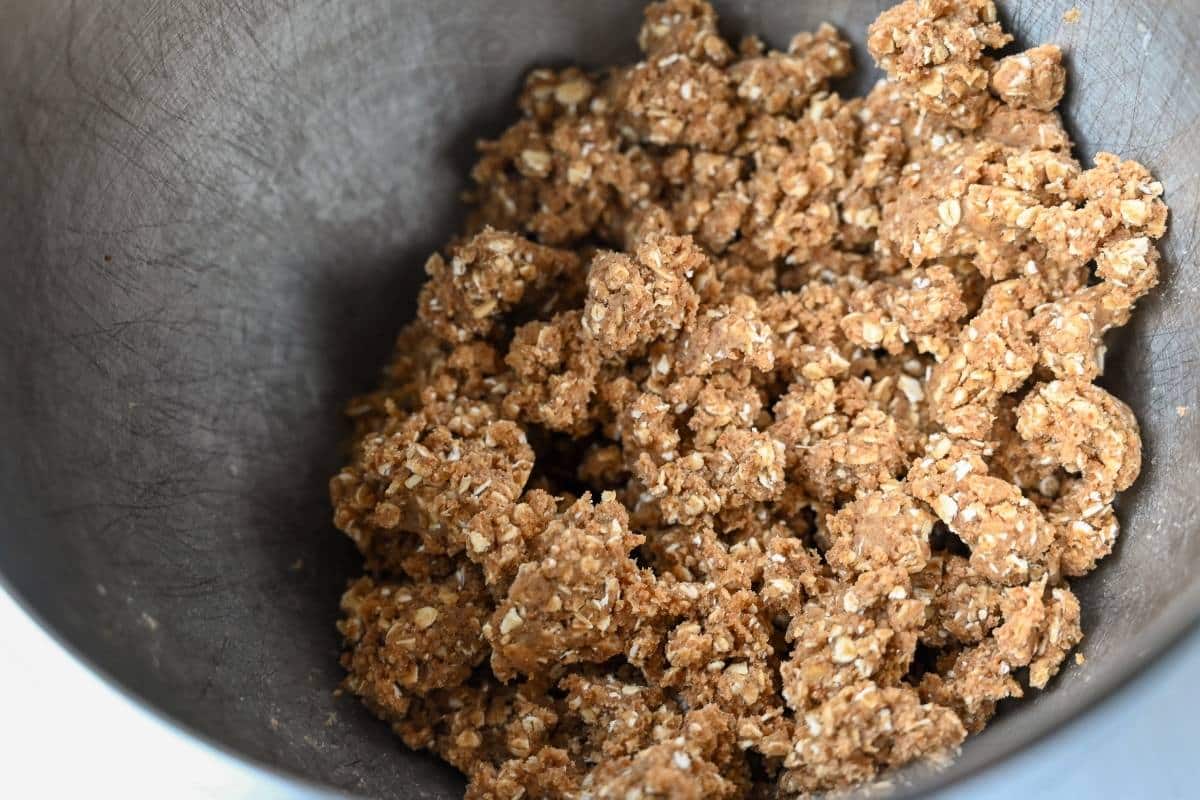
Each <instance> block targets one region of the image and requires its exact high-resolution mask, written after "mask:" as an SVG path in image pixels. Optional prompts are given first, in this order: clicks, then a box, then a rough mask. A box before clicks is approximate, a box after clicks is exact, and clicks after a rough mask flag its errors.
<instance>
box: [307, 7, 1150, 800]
mask: <svg viewBox="0 0 1200 800" xmlns="http://www.w3.org/2000/svg"><path fill="white" fill-rule="evenodd" d="M1009 40H1010V37H1009V36H1008V34H1006V33H1005V32H1004V31H1003V30H1002V28H1001V26H1000V24H999V23H998V22H997V18H996V9H995V7H994V5H993V3H992V2H991V0H908V2H904V3H902V4H900V5H898V6H896V7H895V8H892V9H891V10H889V11H887V12H885V13H884V14H883V15H882V16H881V17H880V18H879V19H878V20H877V21H876V22H875V23H874V24H873V25H872V26H871V28H870V30H869V32H868V44H869V49H870V51H871V54H872V55H873V56H874V58H875V59H876V61H877V62H878V63H879V64H880V65H881V66H882V67H883V68H884V69H885V70H886V72H887V75H888V78H887V80H885V81H883V82H880V83H879V84H878V85H877V86H876V87H875V88H874V89H873V90H872V91H871V92H870V93H869V94H868V95H867V96H866V97H863V98H844V97H841V96H839V95H837V94H835V93H833V92H831V91H830V88H829V87H830V81H831V80H832V79H836V78H838V77H840V76H844V75H847V74H848V73H849V72H850V71H851V68H852V65H851V59H850V48H849V46H848V44H847V43H846V41H844V40H843V39H842V38H841V37H840V36H839V35H838V34H837V32H836V31H835V30H834V29H833V28H831V27H829V26H822V27H821V28H820V29H818V30H817V31H815V32H813V33H801V34H799V35H797V36H796V37H795V38H793V39H792V40H791V43H790V44H789V45H788V48H787V49H786V50H784V51H774V50H770V49H768V48H767V47H766V46H765V45H764V44H763V42H761V41H760V40H758V39H756V38H748V39H746V40H744V41H742V42H741V43H740V44H738V45H737V46H736V47H734V46H732V45H730V44H729V43H727V42H726V41H725V40H724V39H722V38H721V36H720V35H719V34H718V32H717V19H716V16H715V14H714V12H713V9H712V8H711V7H710V6H709V5H708V4H707V3H705V2H702V1H701V0H665V1H664V2H656V3H653V4H652V5H650V6H649V8H647V10H646V16H645V23H644V25H643V26H642V29H641V32H640V34H639V37H638V42H639V44H640V46H641V49H642V52H643V60H642V61H640V62H638V63H637V64H634V65H632V66H627V67H618V68H613V69H609V70H606V71H603V72H599V73H591V72H586V71H583V70H581V69H576V68H567V69H563V70H560V71H554V70H547V69H540V70H536V71H534V72H533V73H532V74H530V75H529V77H528V79H527V80H526V83H525V87H524V90H523V91H522V93H521V96H520V101H519V105H520V111H521V117H520V120H519V121H518V122H517V123H516V124H514V125H513V126H512V127H511V128H509V129H508V130H507V131H505V132H504V133H503V134H502V135H501V136H500V137H499V138H497V139H495V140H493V141H484V142H481V143H480V144H479V151H480V159H479V162H478V164H477V165H476V166H475V168H474V170H473V172H472V179H473V183H472V187H471V189H470V191H469V196H468V201H469V204H470V207H471V219H470V223H469V225H468V227H467V230H466V231H465V232H464V233H463V235H462V236H461V237H460V238H458V239H456V240H455V241H453V242H451V243H450V244H449V245H448V246H447V247H446V248H445V250H444V252H441V253H438V254H435V255H433V256H432V257H431V258H430V259H429V262H428V264H427V265H426V270H427V272H428V274H429V280H428V282H427V283H426V284H425V287H424V289H423V290H422V291H421V294H420V309H419V314H418V318H417V320H416V321H415V322H413V323H411V324H410V325H409V326H408V327H407V328H405V330H404V331H403V333H402V334H401V335H400V338H399V342H398V344H397V347H396V351H395V357H394V360H393V361H392V363H391V364H390V365H389V367H388V368H387V371H386V376H385V381H384V384H383V386H382V388H381V389H379V390H378V391H376V392H374V393H372V394H369V395H366V396H364V397H360V398H358V399H356V400H355V401H354V402H353V403H352V404H351V406H350V409H349V413H350V416H351V417H352V418H353V421H354V424H355V438H354V447H353V455H352V458H351V461H350V463H349V465H348V466H346V467H345V468H344V469H343V470H342V471H341V472H340V473H339V474H338V475H337V476H335V477H334V478H333V480H332V482H331V492H332V496H333V503H334V506H335V509H336V511H335V522H336V525H337V526H338V527H339V528H340V529H341V530H343V531H344V532H345V533H346V534H347V535H349V536H350V538H352V539H353V540H354V542H355V544H356V545H357V546H358V548H359V549H360V550H361V552H362V554H363V556H364V559H365V570H366V573H367V574H366V575H365V576H364V577H362V578H360V579H359V580H358V581H357V582H355V583H354V584H353V585H352V586H351V587H350V589H349V591H347V592H346V594H345V596H344V597H343V599H342V619H341V621H340V623H339V630H340V631H341V633H342V635H343V636H344V640H345V648H346V650H345V655H344V657H343V663H344V665H345V667H346V668H347V670H348V672H349V676H348V678H347V679H346V682H345V686H346V688H347V690H349V691H350V692H353V693H354V694H356V695H358V696H360V697H361V698H362V700H363V701H364V702H365V703H366V704H367V706H368V707H369V708H370V709H371V710H372V711H373V712H374V713H375V714H377V715H379V716H380V717H382V718H383V719H384V720H386V721H387V722H388V723H390V725H391V726H392V728H393V729H394V730H395V732H396V733H397V734H398V735H399V736H400V737H401V738H402V739H403V741H404V742H405V743H406V744H407V745H408V746H409V747H412V748H415V749H428V750H431V751H433V752H434V753H436V754H438V755H439V756H441V757H442V758H443V759H445V760H446V761H448V762H450V763H451V764H453V765H454V766H455V767H457V768H458V769H460V770H462V771H463V772H464V773H465V774H466V775H467V776H468V777H469V780H470V787H469V789H468V797H470V798H479V799H482V798H514V799H515V798H579V799H580V800H592V799H594V800H601V799H602V798H621V800H626V799H628V798H653V797H661V798H665V797H670V798H741V797H791V796H797V795H807V794H811V793H816V792H821V791H826V790H833V789H841V788H846V787H850V786H853V785H855V784H858V783H861V782H864V781H869V780H871V779H872V778H874V777H875V776H876V775H877V774H878V773H880V772H881V771H883V770H887V769H890V768H894V767H898V766H901V765H903V764H905V763H907V762H909V761H912V760H914V759H918V758H923V757H939V756H945V755H947V754H949V753H952V752H953V751H954V750H955V748H956V747H957V746H958V745H959V744H960V743H961V742H962V740H963V739H964V737H965V736H966V735H967V734H968V733H970V732H974V731H978V730H979V729H981V728H982V727H983V726H984V725H985V724H986V723H987V721H988V719H989V717H990V716H991V715H992V714H993V712H994V710H995V708H996V704H997V703H998V702H1000V701H1001V700H1004V699H1005V698H1015V697H1020V696H1021V695H1022V694H1023V693H1024V692H1025V691H1026V689H1027V687H1035V688H1041V687H1044V686H1045V685H1046V683H1047V682H1048V681H1049V680H1050V678H1051V677H1053V676H1054V674H1055V673H1056V672H1057V671H1058V670H1059V668H1060V666H1061V665H1062V663H1063V661H1064V658H1065V657H1066V656H1067V654H1068V653H1069V652H1070V651H1071V649H1072V648H1073V647H1074V646H1075V645H1076V644H1077V643H1078V642H1079V641H1080V639H1081V637H1082V633H1081V630H1080V608H1079V603H1078V601H1077V599H1076V597H1075V595H1074V594H1073V593H1072V592H1071V589H1070V586H1069V579H1071V578H1074V577H1076V576H1081V575H1084V574H1085V573H1087V572H1088V571H1089V570H1091V569H1092V568H1093V567H1095V565H1096V563H1097V561H1098V560H1099V559H1101V558H1103V557H1104V556H1105V555H1107V554H1108V553H1109V552H1110V551H1111V550H1112V548H1113V544H1114V541H1115V539H1116V536H1117V527H1118V526H1117V518H1116V516H1115V515H1114V513H1113V508H1112V503H1113V499H1114V497H1115V496H1116V494H1117V493H1118V492H1120V491H1121V490H1122V489H1125V488H1126V487H1128V486H1129V485H1130V483H1131V482H1132V481H1133V480H1134V479H1135V478H1136V476H1137V474H1138V470H1139V467H1140V439H1139V434H1138V426H1137V422H1136V420H1135V419H1134V417H1133V414H1132V413H1131V412H1130V410H1129V408H1128V407H1127V406H1126V405H1125V404H1123V403H1122V402H1121V401H1120V400H1118V399H1117V398H1115V397H1113V396H1112V395H1110V394H1109V393H1108V392H1106V391H1105V390H1104V389H1102V388H1100V387H1098V386H1097V385H1096V384H1095V383H1093V381H1094V380H1095V379H1096V377H1097V376H1098V375H1100V374H1101V372H1102V371H1103V368H1104V340H1103V336H1104V334H1105V332H1106V331H1108V330H1109V329H1111V328H1113V327H1116V326H1120V325H1122V324H1124V323H1125V322H1126V321H1127V320H1128V319H1129V316H1130V312H1131V311H1132V309H1133V306H1134V304H1135V302H1136V301H1137V300H1138V299H1139V298H1141V297H1142V296H1143V295H1145V294H1146V292H1147V291H1149V290H1150V289H1151V288H1152V287H1153V286H1154V285H1155V282H1156V280H1157V267H1156V264H1157V260H1158V253H1157V250H1156V249H1155V244H1154V241H1155V240H1156V239H1158V238H1159V237H1160V236H1162V234H1163V232H1164V228H1165V223H1166V216H1167V209H1166V207H1165V205H1164V204H1163V202H1162V200H1161V194H1162V185H1161V184H1160V183H1158V182H1157V181H1155V180H1154V178H1153V177H1152V176H1151V175H1150V173H1149V172H1148V171H1147V170H1146V169H1145V168H1144V167H1142V166H1141V165H1140V164H1137V163H1135V162H1132V161H1123V160H1121V159H1120V158H1118V157H1117V156H1115V155H1110V154H1101V155H1099V156H1097V158H1096V159H1095V162H1094V164H1093V165H1092V166H1090V167H1088V168H1085V167H1084V166H1083V165H1081V164H1080V163H1079V162H1078V161H1077V160H1076V159H1075V158H1074V157H1073V156H1072V155H1071V142H1070V139H1069V138H1068V136H1067V134H1066V132H1065V131H1064V129H1063V126H1062V124H1061V121H1060V119H1059V117H1058V115H1057V113H1056V112H1055V111H1054V109H1055V106H1056V105H1057V103H1058V102H1059V100H1060V98H1061V97H1062V93H1063V88H1064V83H1065V77H1066V76H1065V71H1064V69H1063V66H1062V59H1061V53H1060V51H1059V50H1058V48H1057V47H1055V46H1053V45H1046V46H1042V47H1036V48H1034V49H1032V50H1028V51H1026V52H1024V53H1018V54H1016V55H1010V56H1007V57H1004V58H998V57H996V55H994V51H995V50H996V48H1000V47H1002V46H1004V45H1006V44H1007V43H1008V42H1009Z"/></svg>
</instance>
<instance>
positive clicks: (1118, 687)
mask: <svg viewBox="0 0 1200 800" xmlns="http://www.w3.org/2000/svg"><path fill="white" fill-rule="evenodd" d="M0 592H4V593H5V594H6V595H8V596H9V597H10V598H12V600H13V601H14V602H15V604H16V605H17V607H18V608H19V609H20V610H21V612H22V613H24V614H25V615H26V617H28V618H29V619H30V620H32V621H33V622H34V623H35V624H36V625H37V626H38V628H40V629H41V631H42V632H43V633H44V634H46V635H47V636H48V637H49V638H50V640H51V641H53V642H54V643H55V644H56V645H58V647H59V648H61V649H62V651H63V652H64V654H66V655H67V656H68V657H70V658H72V659H73V660H74V661H75V662H76V663H77V664H78V665H80V666H82V667H84V668H85V669H87V670H88V671H89V672H90V673H92V674H93V675H95V676H96V677H98V678H99V679H100V680H101V681H102V682H103V683H104V684H105V685H106V686H107V687H108V688H109V689H112V690H113V691H114V693H115V694H116V695H118V696H119V697H120V698H121V699H122V700H123V701H124V702H125V703H127V704H128V705H129V706H130V707H131V709H133V710H135V711H137V712H140V713H142V714H144V715H146V716H148V717H149V718H151V719H153V720H154V721H155V722H157V723H159V724H160V725H161V726H162V727H163V729H165V730H166V731H168V732H169V733H170V734H172V735H174V736H175V737H176V738H177V739H179V740H180V741H182V742H184V743H185V744H187V745H188V746H191V747H195V748H200V749H203V750H207V751H209V752H210V753H212V754H213V755H215V756H217V757H218V758H220V759H221V760H223V761H226V762H228V763H229V766H230V768H231V769H238V770H241V771H243V772H246V773H248V774H250V775H251V776H254V777H255V778H256V779H259V780H262V781H264V782H271V783H273V784H275V785H276V788H278V789H281V790H284V791H286V792H287V796H290V797H295V798H312V799H313V800H326V799H331V798H347V797H349V798H356V797H362V795H358V794H352V793H350V792H346V791H343V790H341V789H338V788H337V787H334V786H331V785H328V784H321V783H318V782H317V781H315V780H313V779H311V778H308V777H305V776H303V775H299V774H297V773H295V772H292V771H291V770H289V769H287V768H284V767H279V766H277V765H275V764H271V763H269V762H266V761H263V760H262V759H259V758H257V757H255V756H252V755H249V754H247V753H244V752H241V751H239V750H236V749H234V748H233V747H231V746H230V745H227V744H225V743H224V742H221V741H219V740H217V739H215V738H213V737H211V736H209V735H208V734H206V733H204V732H202V731H200V730H198V729H197V728H195V727H194V726H192V725H190V724H189V723H187V722H185V721H184V720H181V719H177V718H176V717H174V716H173V715H171V714H169V713H168V712H166V711H164V710H162V709H161V708H159V707H158V706H156V705H154V704H153V703H151V702H150V701H149V700H148V699H146V698H144V697H143V696H142V695H141V694H139V693H138V691H137V689H136V688H134V687H132V686H130V685H128V684H126V683H125V682H124V681H122V680H120V679H119V678H117V677H116V676H115V675H113V674H111V673H110V672H108V671H107V670H105V669H103V668H101V667H100V666H98V665H97V664H96V663H95V662H94V661H93V660H92V659H91V658H90V657H89V656H88V655H87V654H86V653H84V652H83V651H81V650H80V649H79V648H77V647H76V646H75V645H74V644H73V643H72V642H70V641H68V640H67V639H66V638H65V637H64V636H63V635H62V634H60V632H59V631H58V630H57V629H55V628H54V627H52V626H51V625H50V624H49V623H48V622H47V621H46V620H45V618H44V617H43V616H42V615H41V614H40V613H39V612H38V611H37V609H35V608H34V607H33V606H32V604H30V603H29V602H28V601H27V599H26V598H25V597H24V596H23V595H22V594H21V593H20V592H19V591H18V590H17V589H16V587H15V586H13V585H12V583H11V582H10V581H9V580H8V578H7V577H6V576H5V574H4V571H3V568H2V567H0ZM1197 631H1200V583H1197V584H1193V585H1192V586H1190V587H1188V588H1187V589H1186V590H1185V591H1184V592H1182V593H1181V594H1180V595H1178V596H1177V597H1176V598H1175V600H1174V601H1173V602H1172V603H1171V604H1170V605H1169V606H1167V607H1166V608H1165V609H1164V610H1163V611H1162V612H1161V614H1160V616H1159V618H1158V619H1156V620H1155V621H1154V623H1153V624H1151V625H1150V626H1148V627H1147V628H1145V629H1143V631H1142V632H1141V633H1140V634H1139V635H1138V637H1137V638H1136V639H1135V640H1134V641H1133V642H1132V643H1131V644H1132V645H1133V646H1130V647H1128V648H1126V649H1125V650H1124V653H1123V654H1122V655H1121V656H1119V657H1118V658H1116V659H1115V660H1112V661H1109V662H1108V663H1109V666H1108V668H1107V669H1106V670H1104V671H1103V672H1101V674H1100V675H1098V676H1097V677H1096V678H1094V679H1092V680H1090V681H1088V683H1087V684H1086V685H1085V686H1084V687H1083V688H1081V689H1080V690H1079V691H1078V698H1077V702H1075V703H1073V704H1071V705H1068V706H1065V707H1064V708H1061V709H1058V710H1056V711H1055V712H1052V713H1046V714H1043V715H1041V716H1040V717H1037V718H1035V720H1034V721H1033V722H1031V723H1030V725H1029V730H1028V735H1026V736H1023V737H1020V738H1017V737H1013V738H1012V739H1010V740H1009V741H1008V742H1006V743H1003V744H1000V745H998V746H994V747H990V748H985V749H983V750H977V751H974V752H976V753H978V754H977V755H973V754H972V752H971V751H968V752H966V753H965V754H962V755H959V756H958V757H956V758H954V759H953V760H952V761H951V762H950V763H949V764H948V765H947V766H946V767H945V768H944V769H937V770H934V771H931V772H928V773H926V774H925V775H924V776H923V777H922V778H920V779H918V780H916V781H905V782H902V783H901V782H897V783H896V784H893V786H892V788H893V789H894V792H893V794H892V795H891V796H892V797H895V798H916V797H927V796H930V795H933V794H936V793H939V792H943V791H945V790H946V789H949V788H951V787H954V786H961V785H963V784H965V783H966V782H967V781H968V780H970V779H973V778H977V777H980V776H982V775H984V774H986V773H988V772H992V771H994V770H995V769H996V768H998V767H999V766H1000V765H1001V764H1002V763H1004V762H1007V761H1010V760H1012V759H1014V758H1015V757H1017V756H1019V755H1021V754H1024V753H1026V752H1028V751H1030V750H1031V749H1032V748H1033V747H1034V746H1035V745H1037V744H1039V743H1041V742H1043V741H1045V740H1047V739H1051V738H1055V737H1060V736H1063V735H1065V734H1066V733H1068V732H1069V731H1070V730H1072V729H1073V728H1075V727H1076V726H1077V725H1079V724H1081V723H1082V722H1083V721H1084V720H1085V719H1086V718H1088V717H1090V716H1092V715H1093V714H1095V713H1097V712H1099V711H1100V710H1101V709H1103V708H1105V707H1107V706H1109V705H1110V704H1112V702H1113V701H1114V699H1115V698H1117V697H1118V696H1122V695H1125V694H1127V693H1128V692H1129V691H1130V690H1131V689H1133V688H1135V687H1134V685H1135V684H1137V683H1139V682H1141V681H1142V680H1143V679H1145V678H1146V676H1147V673H1148V672H1150V671H1152V669H1151V668H1152V667H1154V666H1155V665H1157V664H1158V663H1159V662H1162V661H1164V660H1166V658H1167V657H1168V656H1169V655H1171V654H1172V653H1173V652H1174V651H1175V650H1176V649H1177V646H1178V645H1179V644H1180V643H1181V642H1182V641H1183V640H1184V639H1186V638H1188V636H1189V634H1192V633H1195V632H1197ZM1051 691H1052V690H1051ZM884 777H885V778H886V777H887V773H884ZM856 794H859V795H862V794H863V793H862V792H858V793H856Z"/></svg>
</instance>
